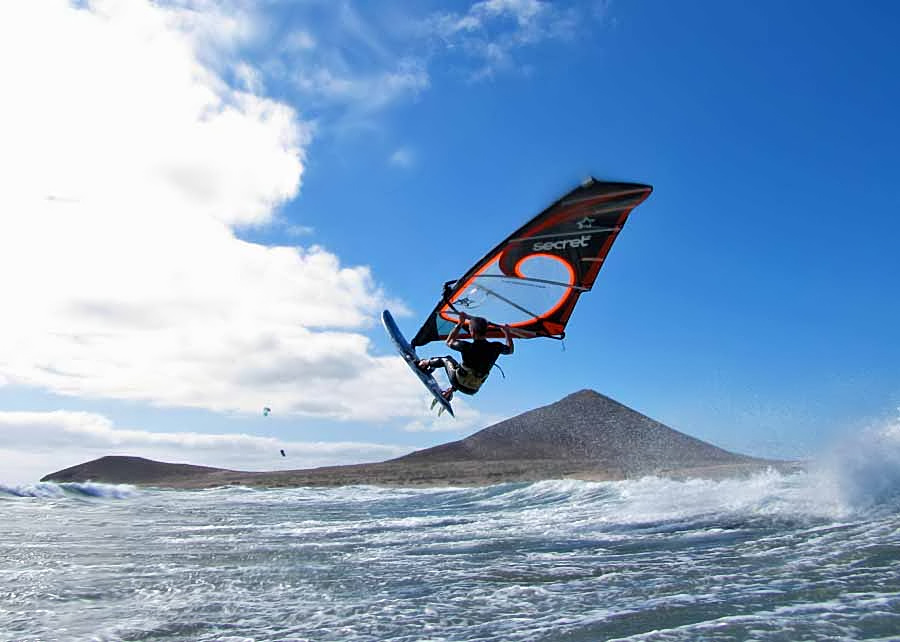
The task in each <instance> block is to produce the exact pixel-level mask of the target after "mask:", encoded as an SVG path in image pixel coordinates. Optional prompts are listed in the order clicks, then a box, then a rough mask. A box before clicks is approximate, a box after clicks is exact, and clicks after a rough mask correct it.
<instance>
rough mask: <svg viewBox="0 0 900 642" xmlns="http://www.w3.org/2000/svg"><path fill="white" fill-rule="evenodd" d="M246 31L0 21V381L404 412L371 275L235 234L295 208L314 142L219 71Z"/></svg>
mask: <svg viewBox="0 0 900 642" xmlns="http://www.w3.org/2000/svg"><path fill="white" fill-rule="evenodd" d="M247 25H250V26H247ZM252 25H253V21H244V20H237V19H235V18H234V17H233V16H228V15H225V14H224V13H222V12H220V11H219V10H218V9H216V6H215V5H212V4H207V3H187V2H185V3H176V4H173V5H164V4H156V3H150V2H146V1H144V0H117V1H115V2H102V1H97V2H86V3H78V4H70V3H69V2H65V1H63V0H48V1H46V2H32V1H31V0H20V1H10V2H4V3H2V4H0V78H3V82H4V89H5V92H4V95H5V98H4V109H3V112H2V114H0V140H2V141H3V144H2V145H0V176H3V178H4V181H3V182H4V189H3V190H2V191H0V296H2V308H3V311H4V312H3V314H2V315H0V381H3V382H6V383H8V384H15V385H24V386H29V387H34V388H39V389H44V390H49V391H52V392H55V393H59V394H64V395H72V396H77V397H88V398H116V399H133V400H140V401H144V402H149V403H152V404H156V405H160V406H177V407H198V408H205V409H210V410H214V411H246V412H254V413H255V412H257V411H258V409H259V407H261V405H270V406H272V407H278V409H279V412H280V413H298V414H305V415H311V416H318V417H328V418H336V419H375V418H386V417H388V418H389V417H398V416H405V415H408V414H410V413H417V412H418V406H419V404H418V400H417V398H416V397H415V394H414V391H415V387H414V386H412V385H410V383H411V382H410V381H409V380H408V379H407V377H408V375H407V374H406V373H402V374H401V370H402V369H403V368H404V366H403V364H402V363H400V361H399V360H397V359H395V358H393V357H379V356H376V355H374V354H373V352H372V346H371V345H370V342H369V339H368V338H367V337H366V336H365V334H364V332H365V331H367V330H368V329H369V328H370V327H371V325H372V323H373V322H374V319H375V314H376V312H377V311H378V310H379V309H380V308H381V307H382V306H383V305H384V304H385V294H384V293H383V291H382V290H381V289H380V288H379V286H378V284H377V283H376V282H375V279H374V277H373V275H372V273H371V271H370V269H369V268H368V267H366V266H346V265H343V264H342V263H341V261H340V259H339V258H338V257H337V256H336V255H335V254H333V253H331V252H330V251H328V250H327V249H326V248H322V247H318V246H312V247H307V248H300V247H268V246H263V245H258V244H254V243H248V242H245V241H242V240H240V239H239V238H238V237H237V236H236V234H235V230H236V229H239V228H240V227H241V226H259V225H266V224H271V223H272V221H273V220H274V217H275V215H276V213H277V210H278V207H279V206H280V205H282V204H284V203H285V202H287V201H289V200H290V199H292V198H294V197H295V196H296V195H297V193H298V190H299V188H300V185H301V179H302V176H303V167H304V160H305V154H306V151H305V150H306V147H307V146H308V144H309V142H310V136H311V129H310V127H309V126H308V124H307V123H306V122H304V121H303V120H302V118H301V116H300V115H299V114H298V112H297V111H296V110H295V109H294V108H293V107H291V106H289V105H287V104H285V103H283V102H279V101H276V100H273V99H270V98H267V97H265V96H262V95H259V94H258V93H255V91H257V90H258V89H259V87H260V86H261V83H259V82H257V81H256V80H254V79H255V78H256V76H255V72H254V69H253V68H252V67H251V66H250V65H248V63H247V62H246V61H244V60H241V59H239V58H238V57H237V54H236V50H237V49H238V47H237V44H239V43H240V42H241V39H242V38H249V37H250V35H248V34H249V33H250V31H252ZM301 44H302V43H301ZM228 77H232V78H233V79H237V82H236V83H235V86H232V85H230V84H229V83H228V82H226V80H225V78H228ZM297 229H302V227H298V228H297ZM397 381H399V382H400V383H397Z"/></svg>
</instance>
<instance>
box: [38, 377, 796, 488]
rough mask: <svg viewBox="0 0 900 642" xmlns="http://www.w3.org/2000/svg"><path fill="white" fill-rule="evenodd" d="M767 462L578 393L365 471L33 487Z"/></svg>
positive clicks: (118, 475) (120, 475)
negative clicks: (718, 446)
mask: <svg viewBox="0 0 900 642" xmlns="http://www.w3.org/2000/svg"><path fill="white" fill-rule="evenodd" d="M785 464H786V462H773V461H766V460H762V459H756V458H753V457H748V456H746V455H739V454H735V453H731V452H728V451H725V450H722V449H721V448H717V447H716V446H713V445H711V444H708V443H706V442H704V441H701V440H699V439H695V438H694V437H690V436H688V435H685V434H684V433H681V432H678V431H677V430H673V429H672V428H669V427H668V426H665V425H663V424H661V423H660V422H658V421H655V420H653V419H650V418H649V417H647V416H645V415H642V414H641V413H639V412H636V411H634V410H632V409H631V408H628V407H627V406H625V405H623V404H620V403H619V402H617V401H614V400H612V399H610V398H609V397H606V396H604V395H601V394H599V393H597V392H594V391H593V390H581V391H579V392H576V393H574V394H571V395H569V396H567V397H565V398H563V399H561V400H560V401H557V402H556V403H553V404H550V405H548V406H543V407H541V408H537V409H535V410H530V411H528V412H525V413H523V414H521V415H518V416H516V417H513V418H511V419H507V420H506V421H501V422H500V423H498V424H494V425H493V426H489V427H487V428H485V429H483V430H481V431H479V432H477V433H475V434H474V435H471V436H470V437H467V438H465V439H461V440H459V441H454V442H450V443H446V444H442V445H440V446H434V447H433V448H426V449H424V450H419V451H416V452H413V453H410V454H409V455H405V456H403V457H399V458H397V459H392V460H389V461H385V462H381V463H375V464H356V465H352V466H328V467H323V468H313V469H307V470H287V471H273V472H242V471H234V470H224V469H219V468H208V467H205V466H192V465H189V464H169V463H163V462H156V461H151V460H149V459H143V458H141V457H113V456H110V457H101V458H100V459H96V460H94V461H90V462H87V463H84V464H80V465H78V466H72V467H71V468H66V469H65V470H61V471H58V472H55V473H51V474H49V475H47V476H46V477H44V478H43V479H42V480H41V481H56V482H64V481H101V482H109V483H127V484H140V485H148V486H161V487H169V488H206V487H212V486H222V485H226V484H241V485H249V486H270V487H271V486H333V485H345V484H382V485H402V486H413V485H430V486H439V485H480V484H491V483H499V482H509V481H537V480H542V479H561V478H577V479H623V478H627V477H636V476H641V475H647V474H665V475H670V476H680V477H684V476H704V477H711V476H713V477H722V476H728V475H735V474H744V473H746V472H749V471H753V470H758V469H760V468H761V467H765V466H779V467H783V466H784V465H785Z"/></svg>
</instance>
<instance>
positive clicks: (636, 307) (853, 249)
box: [0, 0, 900, 481]
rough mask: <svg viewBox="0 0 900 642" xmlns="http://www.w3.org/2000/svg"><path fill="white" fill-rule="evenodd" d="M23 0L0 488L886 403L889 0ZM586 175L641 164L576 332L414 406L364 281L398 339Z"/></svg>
mask: <svg viewBox="0 0 900 642" xmlns="http://www.w3.org/2000/svg"><path fill="white" fill-rule="evenodd" d="M34 4H35V3H30V2H18V3H17V2H13V3H5V4H4V7H3V8H2V9H0V12H2V14H4V15H2V19H0V24H3V25H5V26H4V27H0V30H4V29H5V30H7V32H6V33H0V36H3V37H2V38H0V41H3V43H4V44H3V45H0V47H2V48H3V49H4V50H2V51H0V54H3V55H2V56H0V60H2V62H0V70H2V71H3V77H5V78H7V79H8V80H7V82H8V84H9V85H10V87H11V88H12V89H14V90H15V91H14V95H15V99H14V100H13V101H12V104H11V106H10V107H8V110H7V111H8V115H7V117H5V118H4V120H5V122H4V123H3V124H0V134H3V135H4V140H8V141H9V140H11V141H13V143H12V144H7V145H6V146H5V147H4V149H3V150H2V151H0V167H2V169H3V172H4V174H5V175H6V176H8V177H13V178H14V180H13V182H14V183H15V184H16V187H15V188H14V189H13V190H12V193H11V194H10V193H7V194H6V195H5V196H4V197H2V198H3V199H4V201H3V202H2V203H0V207H2V210H3V211H4V214H3V216H2V217H0V232H3V234H2V237H0V238H3V239H5V245H4V241H0V250H3V252H2V256H3V257H4V258H2V259H0V267H2V269H3V271H2V274H3V276H2V277H0V284H2V286H3V287H2V290H3V291H4V298H5V299H6V301H5V305H4V308H5V312H4V315H3V318H2V319H0V330H3V333H2V334H3V336H4V337H5V338H4V340H3V341H2V342H0V348H2V349H0V430H2V431H4V432H6V437H7V439H5V440H4V442H5V443H4V445H3V446H2V448H0V461H3V462H4V463H3V467H4V470H0V481H23V480H24V481H27V480H29V479H34V478H35V477H38V476H40V475H41V474H44V473H46V472H49V471H50V470H54V469H56V468H60V467H63V466H67V465H72V464H75V463H79V462H80V461H83V460H85V459H89V458H92V457H94V456H100V455H102V454H107V453H111V452H116V453H122V454H137V455H144V456H149V457H154V458H158V459H166V460H169V461H190V462H193V463H203V464H209V465H221V466H227V467H233V468H246V469H266V468H278V467H280V468H297V467H305V466H309V465H319V464H327V463H351V462H356V461H371V460H379V459H384V458H387V457H389V456H393V455H397V454H402V453H403V452H407V451H409V450H411V449H414V448H419V447H424V446H429V445H433V444H436V443H441V442H445V441H449V440H452V439H458V438H460V437H463V436H465V435H467V434H470V433H471V432H473V431H474V430H477V429H479V428H482V427H484V426H486V425H488V424H489V423H492V422H493V421H496V420H498V419H501V418H505V417H509V416H512V415H515V414H518V413H520V412H523V411H525V410H528V409H530V408H533V407H536V406H539V405H543V404H547V403H551V402H553V401H556V400H557V399H559V398H561V397H562V396H564V395H566V394H568V393H570V392H574V391H576V390H579V389H581V388H593V389H595V390H597V391H599V392H602V393H604V394H607V395H609V396H611V397H613V398H615V399H617V400H619V401H622V402H623V403H626V404H628V405H629V406H631V407H633V408H635V409H637V410H639V411H641V412H643V413H645V414H648V415H650V416H651V417H654V418H655V419H658V420H660V421H663V422H664V423H666V424H668V425H670V426H673V427H675V428H678V429H679V430H682V431H684V432H687V433H689V434H692V435H695V436H697V437H700V438H702V439H706V440H709V441H711V442H713V443H716V444H717V445H720V446H724V447H726V448H731V449H734V450H739V451H742V452H747V453H750V454H757V455H769V456H785V457H796V456H804V457H805V456H811V455H815V454H816V453H817V452H819V451H821V450H822V449H824V448H827V447H828V445H829V444H830V443H832V442H833V441H835V440H836V439H839V438H840V437H841V436H842V435H845V434H847V433H849V432H853V431H856V430H860V429H863V428H866V427H872V426H883V425H887V424H896V422H897V413H898V406H900V368H898V364H900V341H897V339H896V328H897V327H900V303H898V296H897V285H896V283H897V280H898V276H900V258H898V253H897V251H896V245H897V238H898V236H900V222H898V218H897V210H898V205H900V193H898V180H897V177H898V169H900V163H898V161H897V153H896V149H897V146H898V142H900V125H898V121H897V118H896V112H897V108H898V105H900V95H898V94H900V89H898V83H897V82H896V78H898V77H900V47H898V45H897V43H896V37H895V33H894V32H895V29H894V27H893V26H894V25H896V24H897V23H898V18H900V15H898V14H900V9H897V8H895V7H894V6H893V4H891V3H866V4H863V5H858V6H853V7H849V6H848V5H847V4H846V3H837V2H799V1H798V2H791V3H782V2H755V3H743V2H728V3H725V2H722V3H719V2H686V3H674V2H661V1H656V2H650V1H646V2H640V1H632V2H624V1H618V2H616V1H612V2H553V3H550V2H539V1H537V0H488V1H485V2H454V3H440V2H417V3H404V2H383V3H381V2H380V3H378V4H377V5H374V4H373V3H361V2H270V3H265V4H260V3H243V2H234V3H217V4H215V5H213V4H210V3H205V2H199V1H196V2H194V1H189V0H183V1H179V2H172V3H157V4H152V5H151V4H147V3H145V2H140V1H138V0H133V1H129V2H124V3H118V4H116V5H110V4H106V3H90V2H88V3H77V4H76V5H70V4H69V3H66V2H48V3H46V4H43V3H42V4H41V5H40V6H37V7H35V6H34ZM22 33H37V34H39V35H38V36H37V37H35V38H23V37H21V36H17V34H22ZM86 39H87V40H88V41H90V42H91V43H93V45H92V46H91V47H87V48H85V47H83V46H79V47H77V48H76V49H77V50H78V51H77V52H76V53H72V52H73V49H72V48H71V47H70V48H67V47H66V43H75V42H78V43H83V42H85V40H86ZM36 79H42V80H43V82H36ZM588 175H593V176H596V177H598V178H605V179H612V180H626V181H636V182H644V183H649V184H651V185H653V186H654V193H653V195H652V196H651V197H650V198H649V199H648V200H647V201H646V202H645V203H644V204H643V205H641V206H640V207H639V208H638V209H637V210H635V212H634V213H633V214H632V216H631V218H630V219H629V222H628V224H627V226H626V228H625V230H624V231H623V232H622V234H621V235H620V236H619V239H618V241H617V242H616V245H615V246H614V248H613V250H612V252H611V253H610V257H609V259H608V261H607V262H606V264H605V266H604V268H603V271H602V272H601V274H600V277H599V278H598V280H597V283H596V285H595V288H594V291H593V292H591V293H590V294H588V295H586V296H584V297H582V299H581V302H580V303H579V306H578V308H577V309H576V311H575V314H574V315H573V318H572V320H571V322H570V325H569V333H568V338H567V340H566V342H565V350H564V351H563V350H562V347H561V346H560V344H559V343H557V342H552V341H547V342H539V341H531V342H520V343H519V345H518V347H517V351H516V354H515V356H514V357H512V358H506V359H504V360H503V362H502V365H503V367H504V370H505V372H506V379H503V378H501V377H499V376H497V375H496V374H495V375H494V376H493V377H492V378H491V380H490V381H489V382H488V384H486V386H485V388H484V389H483V391H482V392H481V393H480V394H479V395H478V396H477V397H476V398H474V399H471V400H465V399H464V400H461V402H460V413H459V414H460V419H459V420H457V421H454V420H451V419H449V418H446V417H444V418H441V419H439V420H436V419H435V418H433V417H432V416H431V415H430V414H429V413H428V411H427V403H426V398H425V393H424V392H423V391H422V390H421V389H420V388H419V384H418V383H417V380H416V379H415V377H414V376H413V375H411V374H410V373H408V372H406V371H405V369H404V366H403V364H402V363H400V362H399V359H396V358H394V356H393V354H392V352H391V349H390V346H389V344H388V342H387V339H386V337H385V336H384V335H383V332H382V330H381V327H380V324H379V323H378V313H379V312H380V310H381V308H383V307H385V306H387V307H391V308H392V309H393V310H395V311H396V312H397V313H398V321H399V324H400V325H401V327H402V328H403V329H404V330H405V331H406V332H407V334H409V335H412V334H413V333H414V332H415V331H416V329H417V328H418V325H419V323H420V322H421V319H422V317H424V315H425V314H427V312H428V311H429V310H430V309H431V307H432V306H433V305H434V303H435V301H436V297H437V296H438V295H439V293H440V285H441V284H442V283H443V282H444V281H445V280H449V279H452V278H456V277H458V276H460V275H461V274H462V273H463V272H464V271H465V270H466V269H467V268H468V267H469V266H470V265H471V263H472V262H473V261H475V260H477V259H478V258H479V257H480V256H481V255H482V254H483V253H484V252H485V251H486V250H488V249H489V248H490V247H492V246H493V245H494V244H495V243H496V241H497V240H498V239H499V238H501V237H503V236H505V235H506V234H508V233H509V232H510V231H511V230H512V229H514V228H515V227H517V226H518V225H520V224H521V223H522V222H524V221H525V220H527V218H529V217H531V216H533V215H534V214H535V213H537V212H538V211H540V210H541V209H542V208H543V207H545V206H546V205H547V204H549V203H550V202H552V201H553V200H554V199H555V198H557V197H558V196H559V195H561V194H562V193H564V192H565V191H567V190H568V189H571V188H572V187H574V186H575V185H577V184H578V182H579V181H580V180H581V179H583V178H584V177H586V176H588ZM404 313H405V314H404ZM429 352H430V353H434V354H436V353H439V352H440V350H437V349H436V350H435V351H429ZM263 406H271V407H272V409H273V411H272V414H271V415H270V416H268V417H262V414H261V409H262V407H263ZM282 447H286V450H287V452H288V453H290V455H291V457H289V458H281V457H280V456H278V457H275V455H277V454H278V450H279V449H280V448H282ZM4 471H5V472H4Z"/></svg>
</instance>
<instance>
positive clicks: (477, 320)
mask: <svg viewBox="0 0 900 642" xmlns="http://www.w3.org/2000/svg"><path fill="white" fill-rule="evenodd" d="M469 329H470V330H471V331H472V335H473V336H477V337H483V336H484V335H485V334H487V330H488V322H487V319H485V318H484V317H471V318H469Z"/></svg>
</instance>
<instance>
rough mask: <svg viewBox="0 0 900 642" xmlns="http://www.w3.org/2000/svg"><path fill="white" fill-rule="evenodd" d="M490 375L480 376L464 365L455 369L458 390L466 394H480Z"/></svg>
mask: <svg viewBox="0 0 900 642" xmlns="http://www.w3.org/2000/svg"><path fill="white" fill-rule="evenodd" d="M488 375H490V372H489V373H488V374H485V375H479V374H476V373H474V372H472V371H471V370H469V369H468V368H466V367H465V366H464V365H462V364H460V365H459V366H458V367H456V368H454V369H453V376H454V379H456V382H455V383H456V384H457V386H456V387H457V388H458V389H459V391H460V392H463V393H466V394H475V393H476V392H478V389H479V388H481V384H483V383H484V382H485V380H486V379H487V378H488Z"/></svg>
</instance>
